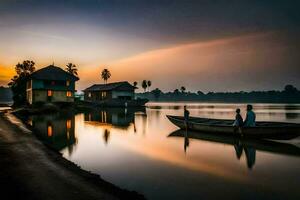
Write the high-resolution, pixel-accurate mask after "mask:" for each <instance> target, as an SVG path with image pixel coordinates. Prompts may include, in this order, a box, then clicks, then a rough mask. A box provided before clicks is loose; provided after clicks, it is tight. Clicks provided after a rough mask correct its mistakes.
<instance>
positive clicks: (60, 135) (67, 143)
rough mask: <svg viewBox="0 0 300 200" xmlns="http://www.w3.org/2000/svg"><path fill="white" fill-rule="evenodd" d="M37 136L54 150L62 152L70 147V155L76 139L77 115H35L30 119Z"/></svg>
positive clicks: (66, 113) (69, 113) (67, 113)
mask: <svg viewBox="0 0 300 200" xmlns="http://www.w3.org/2000/svg"><path fill="white" fill-rule="evenodd" d="M28 123H29V124H31V126H32V128H33V131H34V133H35V134H36V136H37V137H38V138H39V139H41V140H42V141H43V142H45V143H46V144H48V145H50V146H51V147H52V148H54V149H56V150H58V151H60V150H62V149H64V148H65V147H68V150H69V152H70V153H72V151H73V147H72V146H73V144H75V143H76V137H75V131H74V128H75V115H74V114H73V113H71V112H64V113H61V114H56V115H53V114H52V115H35V116H31V117H30V119H29V122H28Z"/></svg>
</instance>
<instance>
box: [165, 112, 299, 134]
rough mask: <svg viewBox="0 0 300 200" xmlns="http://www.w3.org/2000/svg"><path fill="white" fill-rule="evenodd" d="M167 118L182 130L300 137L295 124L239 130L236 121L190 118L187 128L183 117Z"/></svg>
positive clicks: (262, 123) (267, 124)
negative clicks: (235, 125)
mask: <svg viewBox="0 0 300 200" xmlns="http://www.w3.org/2000/svg"><path fill="white" fill-rule="evenodd" d="M167 117H168V119H169V120H170V121H171V122H172V123H173V124H175V125H176V126H178V127H179V128H181V129H188V130H193V131H200V132H208V133H218V134H228V135H242V136H244V137H256V138H257V137H258V138H270V139H272V138H274V139H291V138H294V137H297V136H299V135H300V124H295V123H285V122H256V126H255V127H242V128H237V127H234V126H233V122H234V120H226V119H209V118H198V117H190V119H189V121H188V123H187V126H186V125H185V121H184V118H183V117H182V116H171V115H167Z"/></svg>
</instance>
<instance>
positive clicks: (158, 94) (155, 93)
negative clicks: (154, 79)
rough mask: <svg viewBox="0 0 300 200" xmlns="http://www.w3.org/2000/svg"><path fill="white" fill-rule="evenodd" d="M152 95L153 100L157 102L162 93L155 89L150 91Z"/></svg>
mask: <svg viewBox="0 0 300 200" xmlns="http://www.w3.org/2000/svg"><path fill="white" fill-rule="evenodd" d="M152 93H153V95H154V97H155V99H156V100H157V99H158V98H159V96H160V95H161V94H162V91H161V90H160V89H158V88H156V89H155V90H152Z"/></svg>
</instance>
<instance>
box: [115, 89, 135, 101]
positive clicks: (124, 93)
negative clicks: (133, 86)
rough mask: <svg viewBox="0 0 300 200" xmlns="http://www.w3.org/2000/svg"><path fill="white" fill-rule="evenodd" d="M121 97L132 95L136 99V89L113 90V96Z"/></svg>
mask: <svg viewBox="0 0 300 200" xmlns="http://www.w3.org/2000/svg"><path fill="white" fill-rule="evenodd" d="M120 97H130V98H131V99H134V91H112V98H113V99H118V98H120Z"/></svg>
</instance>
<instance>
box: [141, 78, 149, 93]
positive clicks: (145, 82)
mask: <svg viewBox="0 0 300 200" xmlns="http://www.w3.org/2000/svg"><path fill="white" fill-rule="evenodd" d="M147 87H148V84H147V81H146V80H143V82H142V88H143V89H144V92H146V89H147Z"/></svg>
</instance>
